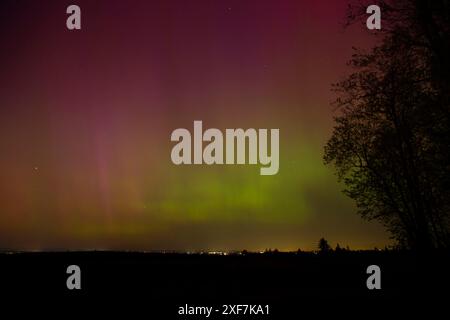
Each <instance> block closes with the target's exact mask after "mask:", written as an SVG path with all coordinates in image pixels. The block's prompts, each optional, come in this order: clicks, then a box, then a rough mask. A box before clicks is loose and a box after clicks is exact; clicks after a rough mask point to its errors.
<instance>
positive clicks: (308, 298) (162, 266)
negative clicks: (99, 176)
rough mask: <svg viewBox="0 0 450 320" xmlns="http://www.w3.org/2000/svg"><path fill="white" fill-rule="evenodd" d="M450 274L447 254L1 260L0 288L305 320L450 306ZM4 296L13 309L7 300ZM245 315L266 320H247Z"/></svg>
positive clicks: (33, 256) (18, 256)
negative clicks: (245, 308)
mask: <svg viewBox="0 0 450 320" xmlns="http://www.w3.org/2000/svg"><path fill="white" fill-rule="evenodd" d="M73 264H75V265H78V266H80V268H81V286H82V288H81V290H68V289H67V287H66V280H67V277H68V274H67V273H66V269H67V267H68V266H69V265H73ZM374 264H375V265H378V266H379V267H380V268H381V290H369V289H368V288H367V286H366V280H367V278H368V276H369V275H368V274H367V273H366V269H367V267H368V266H369V265H374ZM449 273H450V263H449V253H448V252H440V253H434V254H428V255H416V254H412V253H410V252H383V251H379V252H375V251H373V252H372V251H371V252H368V251H367V252H344V253H341V254H337V253H331V254H311V253H301V254H294V253H292V254H287V253H271V254H244V255H242V254H241V255H227V256H215V255H206V254H202V255H201V254H190V255H188V254H159V253H136V252H59V253H13V254H11V253H1V254H0V289H1V290H2V292H3V293H6V295H3V296H4V297H8V299H11V300H16V301H21V302H22V303H26V301H28V299H30V300H32V301H44V303H47V305H48V306H51V305H52V303H56V301H63V303H69V304H72V305H73V306H77V307H79V306H82V305H83V304H91V305H92V304H94V305H96V306H100V307H106V308H107V309H108V310H109V311H114V310H115V308H120V307H124V306H131V308H132V309H133V310H134V309H136V308H143V309H144V310H145V311H146V314H145V315H146V316H145V317H144V318H149V319H153V317H151V315H156V314H159V316H158V317H157V319H165V318H173V317H175V318H176V317H179V316H178V312H179V308H180V306H185V305H186V304H188V306H213V307H214V309H219V310H220V311H219V312H217V314H215V315H214V316H213V315H211V316H210V317H209V318H212V319H216V318H226V319H239V318H242V316H237V315H234V314H231V315H226V316H225V315H221V313H222V311H223V305H224V304H232V305H234V304H259V305H264V306H265V305H269V306H270V314H271V316H272V317H274V316H277V318H279V317H281V315H284V316H283V317H282V318H286V315H290V317H289V318H298V319H300V318H301V317H299V315H302V314H305V312H306V311H314V310H315V311H314V312H317V311H320V309H323V310H326V309H327V308H332V306H339V308H340V310H341V311H342V310H344V311H345V310H346V309H347V308H348V309H352V308H353V306H356V305H358V306H363V307H364V308H365V310H366V312H369V313H371V312H372V311H375V310H378V311H380V310H383V309H384V308H386V309H391V308H392V307H395V308H396V309H397V310H400V311H402V310H403V309H404V310H409V311H414V309H415V308H416V307H418V306H422V307H423V306H424V305H425V303H428V301H431V302H432V303H434V304H436V305H438V306H443V305H442V302H441V301H447V302H444V306H446V305H448V303H449V302H450V299H449V297H450V295H449V292H450V281H449V279H450V275H449ZM2 299H3V300H2V302H3V303H5V304H6V303H7V302H6V300H5V298H2ZM104 301H107V302H106V304H103V303H104ZM426 301H427V302H426ZM44 305H45V304H44ZM430 308H434V307H432V306H431V307H430ZM318 309H319V310H318ZM445 309H447V307H445ZM323 310H322V311H323ZM447 310H448V309H447ZM328 311H330V310H328ZM292 315H296V316H295V317H292ZM247 317H250V318H252V319H265V318H268V317H267V316H261V315H259V316H255V315H253V316H249V315H248V314H247ZM179 318H180V319H205V317H204V316H185V317H179ZM362 318H364V317H362ZM444 318H445V317H444Z"/></svg>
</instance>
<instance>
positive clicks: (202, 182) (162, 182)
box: [0, 0, 389, 251]
mask: <svg viewBox="0 0 450 320" xmlns="http://www.w3.org/2000/svg"><path fill="white" fill-rule="evenodd" d="M70 4H77V5H79V6H80V7H81V11H82V15H81V17H82V30H80V31H69V30H67V28H66V18H67V16H68V15H67V14H66V7H67V6H68V5H70ZM346 7H347V1H346V0H345V1H344V0H343V1H326V0H321V1H312V0H311V1H294V0H293V1H281V0H278V1H275V0H274V1H242V0H238V1H225V0H217V1H200V0H195V1H172V0H170V1H125V0H122V1H111V0H108V1H80V0H76V1H17V0H16V1H12V0H6V1H5V0H2V1H1V3H0V41H1V42H0V43H1V44H0V48H1V50H0V249H2V248H4V249H20V250H44V249H47V250H54V249H71V250H75V249H125V250H182V251H190V250H242V249H247V250H264V249H266V248H278V249H279V250H296V249H297V248H301V249H304V250H308V249H315V248H316V246H317V242H318V240H319V238H321V237H325V238H327V239H328V240H329V241H330V242H331V244H332V245H333V246H334V245H335V244H336V243H337V242H339V243H340V245H341V246H345V245H349V246H350V247H351V248H373V247H374V246H377V247H384V245H386V244H388V243H389V240H388V236H387V234H386V233H385V232H384V231H383V229H382V227H381V226H379V225H377V224H376V223H369V222H365V221H363V220H362V219H361V218H360V217H359V216H357V215H356V210H355V207H354V204H353V203H352V201H351V200H349V199H347V198H346V197H345V196H344V195H343V194H342V192H341V190H342V189H343V185H340V184H338V182H337V181H336V177H335V176H334V174H333V168H330V167H326V166H324V165H323V161H322V155H323V146H324V144H325V143H326V141H327V139H328V138H329V137H330V135H331V131H332V128H333V119H332V117H333V107H332V106H331V105H330V102H331V101H332V100H333V99H334V97H335V96H334V93H333V92H332V91H331V84H332V83H334V82H337V81H339V80H340V79H342V78H343V77H344V76H345V74H346V73H348V72H349V71H350V70H349V67H348V66H346V62H347V60H349V58H350V56H351V54H352V46H356V47H368V46H369V44H370V43H372V42H373V39H372V38H371V36H370V34H369V32H368V31H367V30H365V26H364V25H357V26H353V27H352V28H349V29H344V28H343V23H344V22H345V10H346ZM194 120H202V121H203V127H204V128H205V129H207V128H219V129H221V130H223V131H225V129H226V128H244V129H246V128H267V129H271V128H279V129H280V169H279V172H278V174H276V175H273V176H261V175H260V174H259V168H260V165H231V166H230V165H228V166H227V165H213V166H207V165H191V166H176V165H174V164H173V163H172V162H171V159H170V152H171V149H172V147H173V145H174V143H173V142H171V141H170V135H171V133H172V131H173V130H175V129H177V128H187V129H189V130H191V132H192V130H193V121H194Z"/></svg>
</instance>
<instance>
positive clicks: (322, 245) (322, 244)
mask: <svg viewBox="0 0 450 320" xmlns="http://www.w3.org/2000/svg"><path fill="white" fill-rule="evenodd" d="M318 247H319V252H321V253H326V252H330V251H332V249H331V246H330V245H329V244H328V241H327V240H325V238H320V240H319V245H318Z"/></svg>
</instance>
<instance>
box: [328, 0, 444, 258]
mask: <svg viewBox="0 0 450 320" xmlns="http://www.w3.org/2000/svg"><path fill="white" fill-rule="evenodd" d="M380 6H381V8H382V12H383V13H382V16H383V22H382V23H383V26H382V31H381V33H380V34H379V36H381V37H382V40H381V42H380V44H379V45H377V46H375V47H374V48H373V49H372V50H371V51H370V52H368V53H364V52H361V51H358V50H356V51H355V53H354V55H353V56H352V59H351V61H350V63H349V64H350V66H351V67H352V68H353V69H354V72H353V73H352V74H351V75H350V76H348V77H347V78H346V79H344V80H343V81H341V82H339V83H338V84H336V85H335V87H334V89H335V90H336V92H337V95H338V97H337V99H336V101H335V105H336V109H337V110H339V111H340V114H339V115H338V116H336V117H335V122H336V125H335V128H334V131H333V134H332V137H331V138H330V139H329V141H328V143H327V145H326V146H325V155H324V160H325V163H327V164H333V165H334V167H335V168H336V172H337V175H338V177H339V179H340V180H341V181H343V182H344V184H345V185H346V189H345V190H344V192H345V193H346V194H347V195H348V196H349V197H351V198H352V199H354V200H355V201H356V204H357V208H358V211H359V213H360V214H361V215H362V216H363V217H364V218H367V219H376V220H379V221H381V222H382V223H383V224H384V225H385V226H386V227H387V228H388V230H389V231H390V232H391V234H392V236H393V238H394V239H396V240H397V242H398V243H399V244H400V245H401V246H404V247H409V248H413V249H424V250H428V249H431V248H436V247H449V225H450V223H449V211H450V203H449V200H450V164H449V159H450V154H449V149H450V148H449V146H450V132H449V130H450V112H449V110H450V108H449V106H450V103H449V101H450V99H449V93H450V85H449V83H450V69H449V65H450V64H449V59H450V58H449V57H450V50H449V46H450V38H449V37H450V14H449V12H450V8H449V6H450V4H449V2H448V1H445V0H437V1H427V0H398V1H381V3H380ZM362 9H365V7H364V6H353V7H350V11H349V23H352V22H354V21H358V19H359V18H361V17H363V15H362V13H363V12H365V11H362Z"/></svg>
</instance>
